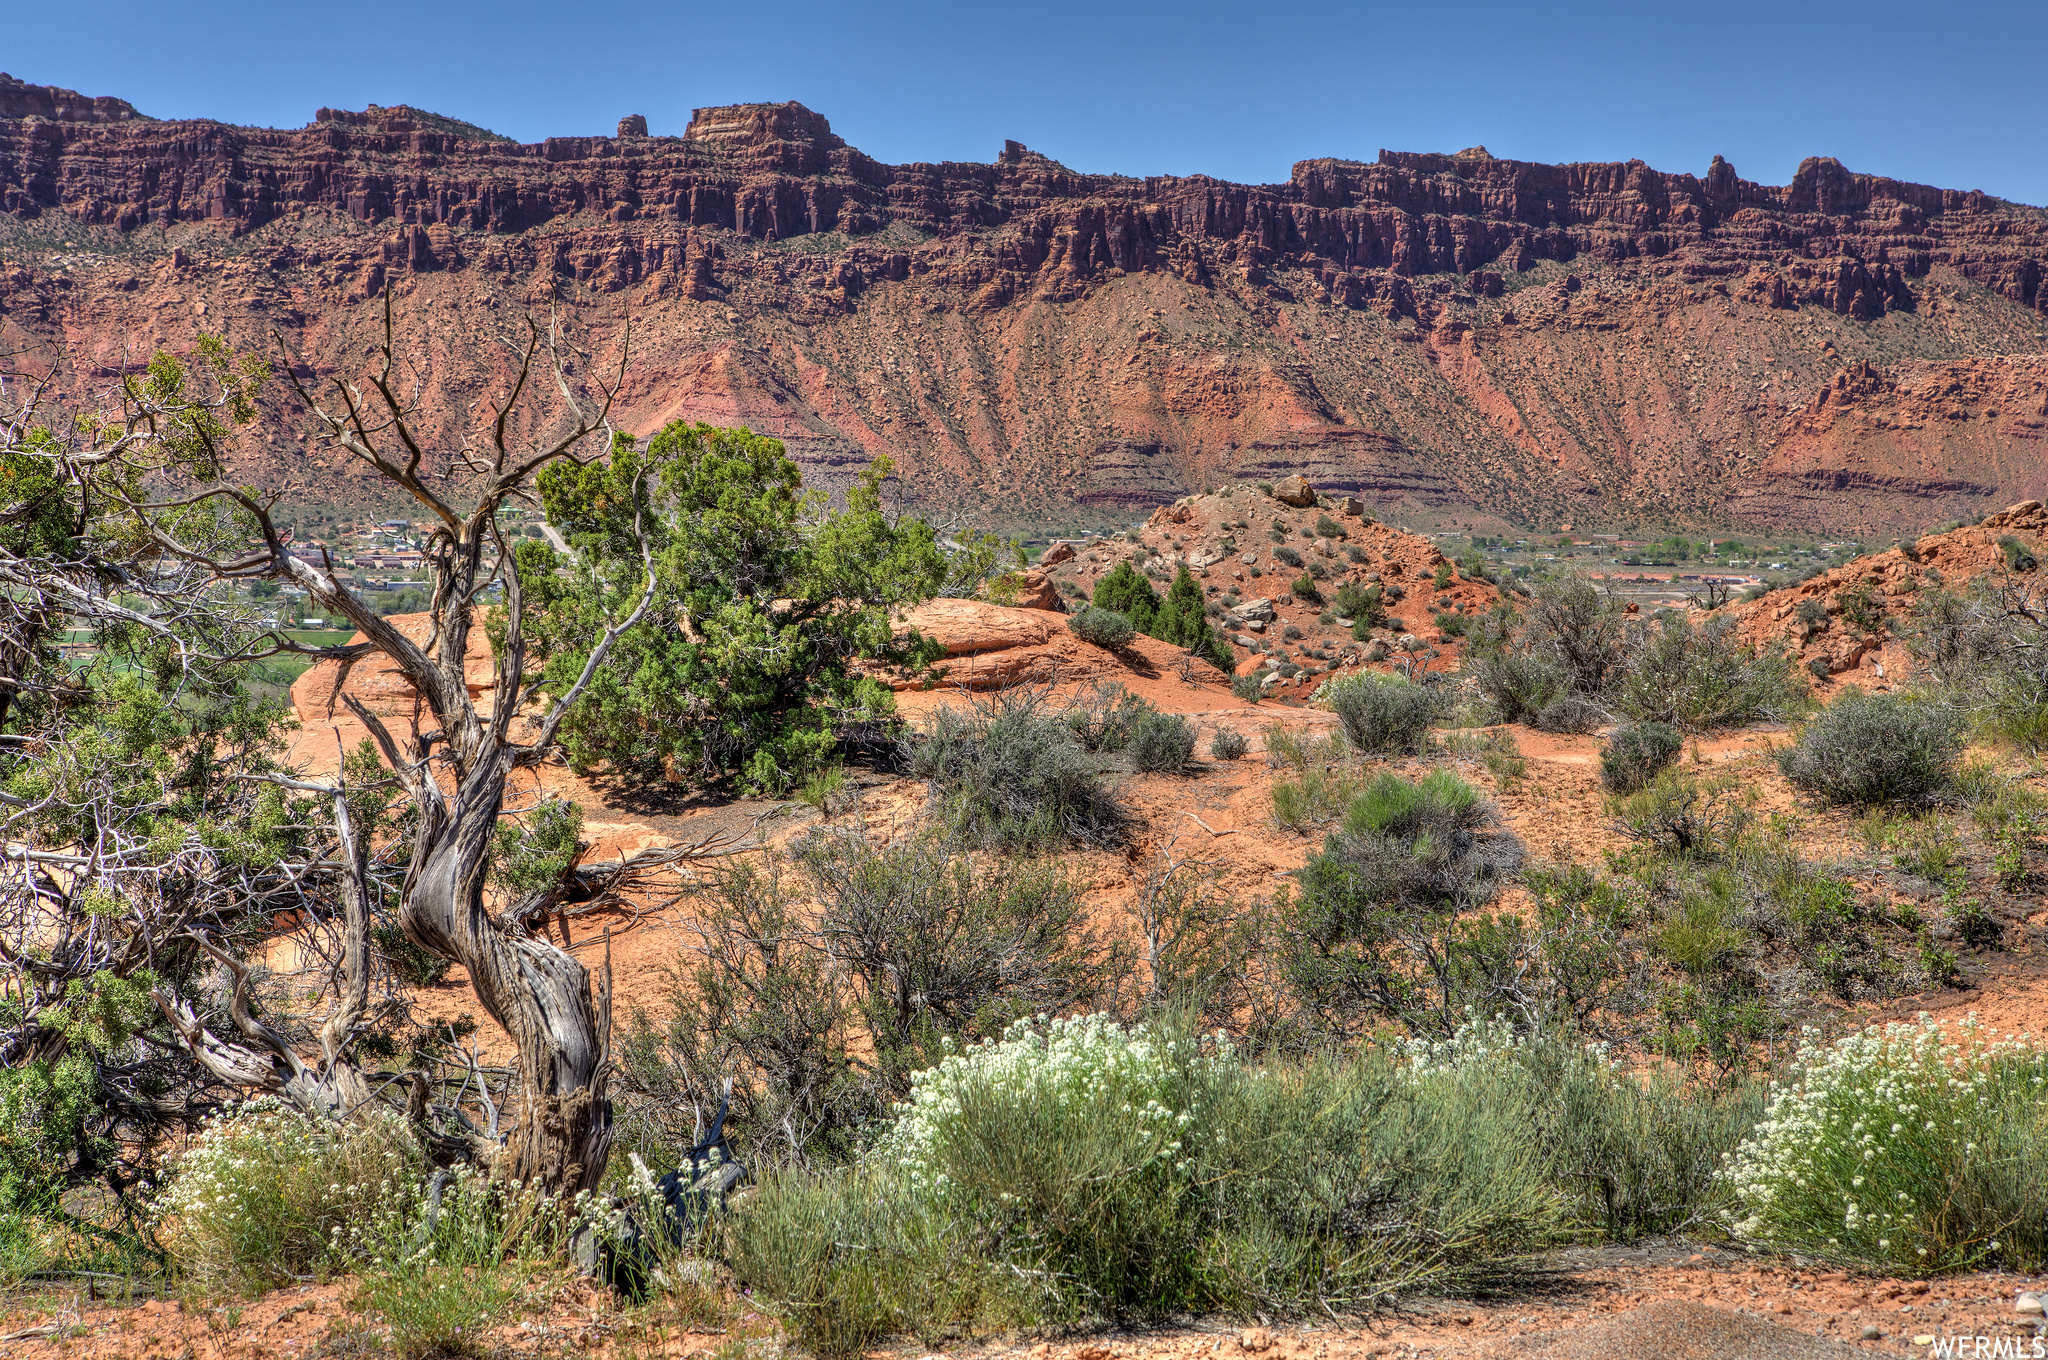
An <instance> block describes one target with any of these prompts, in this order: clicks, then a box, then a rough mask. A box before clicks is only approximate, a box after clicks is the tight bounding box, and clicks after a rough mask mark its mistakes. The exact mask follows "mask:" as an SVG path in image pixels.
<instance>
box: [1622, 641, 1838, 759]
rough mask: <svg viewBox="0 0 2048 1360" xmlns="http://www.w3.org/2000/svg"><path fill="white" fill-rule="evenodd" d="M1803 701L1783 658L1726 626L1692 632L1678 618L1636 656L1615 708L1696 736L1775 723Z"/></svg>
mask: <svg viewBox="0 0 2048 1360" xmlns="http://www.w3.org/2000/svg"><path fill="white" fill-rule="evenodd" d="M1803 697H1804V687H1803V686H1802V685H1801V684H1800V683H1799V682H1798V681H1796V680H1794V679H1793V670H1792V662H1791V659H1790V658H1788V657H1786V656H1785V655H1784V654H1783V653H1782V652H1779V651H1776V650H1775V649H1759V648H1756V647H1752V646H1750V645H1749V644H1747V643H1745V642H1744V641H1742V639H1741V638H1740V637H1739V636H1738V635H1737V632H1736V625H1735V621H1734V620H1733V619H1727V618H1722V619H1714V620H1711V621H1709V622H1708V623H1705V624H1703V625H1701V626H1700V627H1697V628H1695V627H1693V626H1692V624H1691V623H1690V622H1689V621H1687V620H1686V619H1685V618H1683V617H1682V616H1681V617H1678V618H1674V619H1669V620H1666V621H1665V622H1664V623H1663V624H1661V625H1659V627H1658V628H1657V631H1656V634H1655V635H1654V636H1653V637H1652V638H1651V639H1650V640H1649V642H1648V644H1647V645H1646V646H1644V647H1643V648H1642V649H1641V651H1640V652H1638V653H1637V654H1636V656H1635V658H1634V664H1633V666H1632V667H1631V669H1630V670H1629V673H1628V675H1627V677H1626V678H1625V679H1623V680H1622V681H1621V684H1620V687H1619V689H1618V690H1617V692H1616V695H1615V705H1616V707H1618V708H1619V709H1621V711H1622V712H1624V713H1626V714H1628V715H1629V716H1630V717H1632V718H1635V719H1638V720H1640V721H1651V722H1663V723H1670V724H1671V725H1673V726H1675V727H1681V728H1685V729H1686V730H1688V731H1700V730H1704V729H1707V728H1714V727H1728V726H1732V725H1734V724H1737V723H1745V722H1753V721H1755V720H1757V719H1759V718H1778V717H1782V716H1784V715H1785V714H1786V713H1787V712H1789V711H1791V710H1792V709H1793V708H1794V707H1796V706H1797V705H1798V703H1799V702H1800V700H1801V699H1802V698H1803Z"/></svg>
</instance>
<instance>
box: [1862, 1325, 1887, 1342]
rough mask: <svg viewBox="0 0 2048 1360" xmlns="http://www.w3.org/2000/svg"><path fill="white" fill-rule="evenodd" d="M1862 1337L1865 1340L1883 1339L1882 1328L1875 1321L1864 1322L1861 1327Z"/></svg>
mask: <svg viewBox="0 0 2048 1360" xmlns="http://www.w3.org/2000/svg"><path fill="white" fill-rule="evenodd" d="M1863 1339H1864V1340H1865V1341H1882V1340H1884V1328H1882V1327H1880V1326H1878V1325H1877V1324H1876V1323H1875V1322H1871V1323H1866V1324H1865V1325H1864V1328H1863Z"/></svg>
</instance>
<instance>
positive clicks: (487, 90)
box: [0, 0, 2048, 204]
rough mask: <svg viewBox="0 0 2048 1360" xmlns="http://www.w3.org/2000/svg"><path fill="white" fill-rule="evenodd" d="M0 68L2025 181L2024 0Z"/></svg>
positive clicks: (373, 17) (353, 23)
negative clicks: (1833, 164) (792, 108)
mask: <svg viewBox="0 0 2048 1360" xmlns="http://www.w3.org/2000/svg"><path fill="white" fill-rule="evenodd" d="M4 31H5V35H6V36H5V39H4V41H0V67H4V68H5V69H6V70H8V71H9V72H11V73H12V74H14V75H15V76H18V77H20V78H23V79H26V80H30V81H33V82H36V83H40V84H56V85H65V86H69V87H71V88H74V89H78V90H82V91H84V92H86V93H88V94H115V95H120V96H122V97H124V98H126V99H129V100H131V101H132V102H133V103H134V104H135V105H136V106H137V107H138V108H140V109H142V111H143V112H145V113H149V114H153V115H156V116H158V117H199V116H205V117H213V118H219V119H222V120H224V121H227V122H235V123H254V124H263V125H269V126H279V127H297V126H301V125H303V124H304V123H306V122H307V121H309V120H310V119H311V117H312V114H313V110H314V109H315V108H317V107H318V106H320V105H322V104H326V105H331V106H333V107H336V108H351V109H355V108H361V107H363V106H364V105H365V104H369V103H379V104H398V103H409V104H413V105H416V106H419V107H421V108H428V109H433V110H435V111H437V112H440V113H445V114H450V115H453V116H456V117H460V118H466V119H468V120H470V121H472V122H476V123H481V124H483V125H484V126H486V127H490V128H493V129H495V130H497V131H499V132H503V133H506V134H508V135H510V136H513V137H517V138H519V139H521V140H522V141H533V140H538V139H539V138H541V137H544V136H548V135H550V134H574V133H598V132H603V133H609V132H610V131H611V130H612V129H613V127H614V126H615V125H616V124H617V121H618V119H619V117H620V115H622V114H626V113H644V114H646V115H647V119H648V122H649V124H650V128H651V130H652V131H653V132H655V133H656V134H662V133H679V132H681V131H682V129H683V126H684V125H685V124H686V123H687V122H688V120H689V116H690V110H691V108H692V107H695V106H698V105H708V104H726V103H738V102H744V101H752V100H781V99H796V100H801V101H802V102H803V103H805V104H807V105H809V106H810V107H812V108H814V109H816V110H818V111H819V112H821V113H823V114H825V115H826V116H827V117H828V118H830V119H831V120H832V126H833V128H834V130H835V131H837V132H838V133H839V134H840V135H842V136H844V137H845V138H846V139H847V140H848V141H849V142H851V143H853V144H854V145H856V146H858V147H860V148H862V149H863V150H865V151H867V152H868V153H869V154H871V155H873V156H876V157H877V158H879V159H881V160H884V161H891V162H901V161H912V160H927V161H936V160H968V161H987V160H990V159H993V157H994V156H995V154H996V152H997V151H998V150H1000V148H1001V146H1002V142H1003V139H1004V138H1006V137H1009V138H1015V139H1016V140H1018V141H1021V142H1023V143H1025V144H1026V145H1028V146H1030V147H1032V148H1033V149H1034V150H1038V151H1043V152H1044V153H1046V154H1047V155H1050V156H1052V157H1054V158H1056V159H1058V160H1060V161H1062V162H1064V163H1066V164H1067V165H1069V166H1072V167H1074V168H1075V169H1078V170H1087V171H1113V172H1119V173H1125V174H1139V175H1142V174H1161V173H1169V174H1187V173H1194V172H1206V173H1209V174H1214V175H1218V176H1221V177H1224V178H1227V179H1233V180H1241V181H1251V182H1270V181H1275V180H1281V179H1285V178H1286V176H1287V173H1288V168H1289V167H1290V166H1291V165H1292V164H1293V162H1295V161H1296V160H1300V159H1304V158H1306V157H1312V156H1346V157H1352V158H1359V159H1370V158H1371V157H1372V156H1373V155H1374V154H1375V153H1376V152H1377V150H1378V149H1379V148H1380V147H1383V146H1384V147H1392V148H1396V149H1401V150H1438V151H1455V150H1457V149H1459V148H1460V147H1465V146H1470V145H1473V144H1475V143H1483V144H1485V145H1486V146H1487V147H1489V148H1490V149H1491V150H1492V151H1493V153H1494V154H1495V155H1498V156H1512V157H1515V158H1518V159H1527V160H1544V161H1583V160H1627V159H1631V158H1639V159H1642V160H1644V161H1647V162H1648V163H1650V164H1651V165H1653V166H1656V167H1658V168H1660V169H1667V170H1690V171H1693V172H1694V173H1699V172H1702V171H1704V170H1705V168H1706V166H1707V163H1708V161H1709V160H1710V158H1711V157H1713V156H1714V155H1715V154H1717V153H1718V154H1720V155H1723V156H1726V157H1727V158H1728V159H1729V160H1730V161H1731V162H1733V163H1734V165H1735V168H1736V170H1737V171H1738V172H1739V173H1741V174H1742V175H1743V176H1744V177H1745V178H1747V179H1753V180H1759V181H1763V182H1765V183H1773V184H1781V183H1784V182H1785V181H1786V180H1787V179H1788V178H1789V177H1790V175H1791V173H1792V171H1793V170H1794V168H1795V167H1797V165H1798V164H1799V161H1800V160H1801V158H1803V157H1805V156H1809V155H1831V156H1835V157H1837V158H1838V159H1840V160H1842V161H1843V162H1844V163H1846V164H1847V165H1848V166H1850V168H1852V169H1855V170H1861V171H1869V172H1873V173H1878V174H1886V175H1891V176H1894V177H1896V178H1900V179H1908V180H1917V181H1921V182H1924V183H1932V184H1938V185H1941V186H1943V187H1946V188H1956V189H1983V190H1985V191H1987V192H1989V193H1993V194H1997V195H2000V196H2002V197H2005V198H2010V199H2014V200H2017V201H2020V202H2023V203H2032V204H2048V155H2043V153H2042V135H2043V133H2044V132H2048V78H2044V76H2043V68H2042V60H2043V57H2042V54H2043V52H2044V51H2048V4H2043V3H2041V0H2032V2H2031V3H1971V2H1969V0H1962V2H1958V0H1949V2H1948V3H1946V4H1940V5H1912V6H1908V5H1903V4H1895V3H1891V2H1890V0H1868V2H1867V3H1861V4H1802V3H1796V2H1790V0H1788V2H1784V3H1775V4H1773V3H1752V2H1751V0H1736V3H1729V4H1719V5H1717V4H1711V3H1692V4H1685V5H1658V4H1628V5H1623V4H1615V3H1582V4H1555V3H1553V4H1540V3H1527V0H1524V2H1523V3H1518V4H1512V5H1510V4H1499V3H1493V2H1492V0H1467V3H1462V4H1443V3H1436V4H1425V3H1413V2H1412V0H1411V3H1406V4H1400V5H1390V4H1349V5H1346V4H1328V3H1321V0H1301V2H1300V3H1295V4H1291V5H1288V4H1282V5H1261V4H1242V3H1241V4H1235V5H1223V4H1208V3H1199V4H1196V3H1188V4H1178V5H1169V4H1155V3H1128V4H1115V3H1085V2H1082V3H1074V2H1072V0H1046V2H1045V3H1038V4H1007V5H988V4H984V5H959V4H936V3H910V2H898V3H889V4H870V5H830V4H819V3H812V2H811V0H786V2H785V3H779V4H772V5H771V4H761V3H758V0H757V2H756V3H746V0H741V2H740V3H732V0H724V2H723V3H719V4H703V3H650V2H647V0H598V2H595V3H592V2H586V3H583V4H554V5H542V4H537V3H530V2H529V0H504V3H499V4H494V5H481V4H470V3H424V4H423V3H417V2H416V0H415V2H414V3H392V2H391V0H353V2H352V3H347V4H341V5H332V6H328V5H322V6H318V7H315V6H309V5H303V4H301V5H293V4H290V3H286V4H283V5H279V4H274V3H271V4H255V3H248V0H220V2H218V3H213V4H208V5H204V6H201V5H194V4H189V3H182V2H181V0H168V2H165V0H156V2H155V3H148V4H143V3H136V2H135V0H63V3H56V4H39V5H34V6H28V5H23V6H20V7H18V8H16V9H15V10H14V12H13V13H11V14H10V15H9V17H8V20H7V24H6V27H5V30H4Z"/></svg>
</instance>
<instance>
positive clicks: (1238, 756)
mask: <svg viewBox="0 0 2048 1360" xmlns="http://www.w3.org/2000/svg"><path fill="white" fill-rule="evenodd" d="M1250 745H1251V743H1250V742H1248V741H1247V740H1246V739H1245V735H1244V733H1242V732H1234V731H1232V730H1231V729H1230V728H1228V727H1225V728H1222V729H1220V730H1218V732H1217V733H1216V735H1215V736H1214V737H1212V738H1210V740H1209V754H1210V755H1212V756H1214V757H1216V759H1218V760H1242V759H1243V758H1244V753H1245V751H1246V750H1247V749H1249V747H1250Z"/></svg>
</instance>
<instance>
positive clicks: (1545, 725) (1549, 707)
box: [1529, 694, 1611, 736]
mask: <svg viewBox="0 0 2048 1360" xmlns="http://www.w3.org/2000/svg"><path fill="white" fill-rule="evenodd" d="M1610 716H1611V715H1610V714H1609V713H1608V712H1607V710H1606V709H1604V708H1602V707H1601V706H1600V705H1599V704H1597V703H1594V702H1593V701H1592V700H1591V699H1588V698H1586V697H1585V696H1584V695H1580V694H1567V695H1564V696H1563V697H1562V698H1558V699H1553V700H1552V701H1551V702H1549V703H1547V704H1545V705H1544V706H1543V710H1542V712H1540V713H1538V714H1537V715H1536V716H1535V717H1533V718H1531V719H1530V720H1529V725H1530V726H1531V727H1534V728H1535V729H1536V730H1537V731H1539V732H1571V733H1575V734H1578V735H1581V736H1583V735H1584V734H1585V733H1587V732H1591V731H1593V730H1595V729H1596V728H1598V727H1600V726H1601V725H1602V724H1603V723H1605V722H1606V721H1607V720H1608V718H1609V717H1610Z"/></svg>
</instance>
